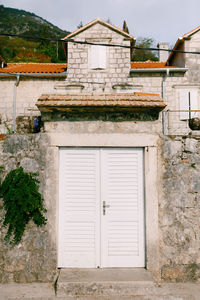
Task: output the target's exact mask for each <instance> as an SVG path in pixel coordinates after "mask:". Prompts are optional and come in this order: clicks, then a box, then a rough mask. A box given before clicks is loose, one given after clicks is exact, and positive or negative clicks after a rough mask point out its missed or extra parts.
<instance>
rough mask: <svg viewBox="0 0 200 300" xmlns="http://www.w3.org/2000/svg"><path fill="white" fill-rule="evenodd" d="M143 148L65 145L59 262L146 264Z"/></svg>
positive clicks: (62, 152) (93, 265)
mask: <svg viewBox="0 0 200 300" xmlns="http://www.w3.org/2000/svg"><path fill="white" fill-rule="evenodd" d="M143 189H144V184H143V150H142V149H141V148H61V149H60V170H59V228H58V267H72V268H73V267H75V268H96V267H144V266H145V258H144V257H145V255H144V196H143Z"/></svg>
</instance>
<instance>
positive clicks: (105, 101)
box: [36, 93, 166, 111]
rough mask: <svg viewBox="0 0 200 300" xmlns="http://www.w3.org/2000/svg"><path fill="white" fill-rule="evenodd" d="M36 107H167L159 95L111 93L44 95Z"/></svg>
mask: <svg viewBox="0 0 200 300" xmlns="http://www.w3.org/2000/svg"><path fill="white" fill-rule="evenodd" d="M36 105H37V106H38V108H39V110H41V111H52V110H54V109H61V108H62V109H63V110H64V109H70V108H73V109H78V108H89V107H99V108H100V107H101V108H111V107H112V108H115V107H118V108H122V109H123V108H128V109H133V108H135V109H136V108H149V109H153V108H155V109H157V110H162V109H164V107H165V106H166V105H165V103H164V102H163V100H162V98H161V97H160V95H158V94H147V93H144V94H143V93H134V94H130V93H126V94H125V93H124V94H121V93H120V94H118V93H115V94H114V93H110V94H77V95H69V94H68V95H56V94H48V95H42V96H41V97H40V98H39V99H38V101H37V103H36Z"/></svg>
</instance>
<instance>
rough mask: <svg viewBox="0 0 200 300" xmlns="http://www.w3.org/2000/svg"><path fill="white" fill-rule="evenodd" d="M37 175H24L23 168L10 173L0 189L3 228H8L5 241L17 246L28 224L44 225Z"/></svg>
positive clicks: (44, 210) (41, 198) (43, 209)
mask: <svg viewBox="0 0 200 300" xmlns="http://www.w3.org/2000/svg"><path fill="white" fill-rule="evenodd" d="M36 176H37V174H35V173H25V172H24V170H23V168H22V167H20V168H18V169H15V170H12V171H10V173H9V174H8V175H7V176H6V177H5V179H4V181H3V182H2V184H1V187H0V197H2V198H3V207H4V210H5V217H4V221H3V226H4V227H8V230H7V233H6V235H5V238H4V239H5V241H8V242H9V243H10V244H13V245H15V244H18V243H19V242H20V240H21V238H22V235H23V233H24V230H25V228H26V225H27V224H28V222H29V221H30V220H31V219H32V220H33V222H34V223H35V224H36V225H37V226H42V225H44V224H46V221H47V220H46V218H45V216H44V213H45V212H46V209H45V208H44V205H43V202H44V199H43V197H42V195H41V194H40V192H39V190H38V184H39V181H38V180H37V179H36Z"/></svg>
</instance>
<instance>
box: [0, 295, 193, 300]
mask: <svg viewBox="0 0 200 300" xmlns="http://www.w3.org/2000/svg"><path fill="white" fill-rule="evenodd" d="M196 299H197V298H194V297H193V296H191V295H140V296H137V295H135V296H134V295H132V296H116V295H115V296H108V297H105V296H104V297H103V296H82V297H79V296H77V297H70V296H69V297H66V296H65V297H58V296H51V297H48V296H47V297H45V296H43V297H28V298H24V297H20V298H16V297H14V296H13V297H6V298H5V297H1V296H0V300H196Z"/></svg>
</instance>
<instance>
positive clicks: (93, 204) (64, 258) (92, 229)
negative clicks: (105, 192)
mask: <svg viewBox="0 0 200 300" xmlns="http://www.w3.org/2000/svg"><path fill="white" fill-rule="evenodd" d="M59 185H60V189H59V190H60V195H59V198H60V200H59V255H58V265H59V267H79V268H84V267H86V268H90V267H91V268H94V267H96V266H97V264H99V226H100V224H99V223H100V222H99V201H100V200H99V197H100V192H99V150H95V149H78V148H77V149H75V148H74V149H70V148H68V149H61V150H60V183H59Z"/></svg>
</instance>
